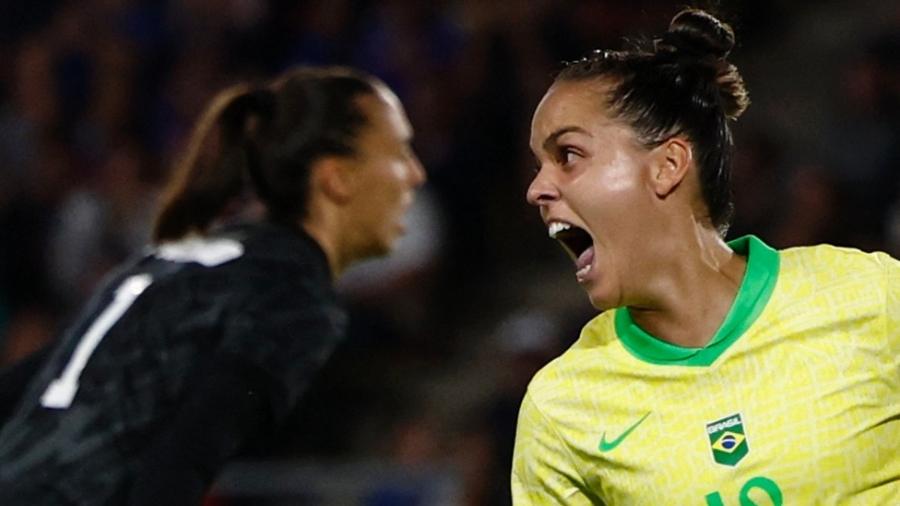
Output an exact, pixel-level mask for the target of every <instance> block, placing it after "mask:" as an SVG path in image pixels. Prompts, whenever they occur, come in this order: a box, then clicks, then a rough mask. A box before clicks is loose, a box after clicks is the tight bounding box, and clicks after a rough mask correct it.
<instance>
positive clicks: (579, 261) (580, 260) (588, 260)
mask: <svg viewBox="0 0 900 506" xmlns="http://www.w3.org/2000/svg"><path fill="white" fill-rule="evenodd" d="M548 232H549V234H550V237H552V238H553V239H556V240H557V241H559V244H560V245H562V247H563V249H564V250H565V251H566V253H568V254H569V256H570V257H571V258H572V260H573V261H574V262H575V267H576V269H578V272H577V275H578V277H579V278H582V277H583V276H584V275H586V274H587V273H588V272H590V270H591V264H592V263H593V261H594V240H593V238H592V237H591V235H590V234H588V233H587V231H586V230H584V229H583V228H580V227H577V226H575V225H572V224H571V223H565V222H561V221H554V222H551V223H550V225H549V227H548Z"/></svg>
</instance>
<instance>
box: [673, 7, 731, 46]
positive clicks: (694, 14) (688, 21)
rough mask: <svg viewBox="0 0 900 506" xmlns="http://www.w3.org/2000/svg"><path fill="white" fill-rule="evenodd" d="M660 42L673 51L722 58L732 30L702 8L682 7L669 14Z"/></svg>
mask: <svg viewBox="0 0 900 506" xmlns="http://www.w3.org/2000/svg"><path fill="white" fill-rule="evenodd" d="M660 42H661V43H662V46H663V47H666V46H668V48H667V49H670V50H674V51H675V52H680V53H687V54H690V55H692V56H696V57H700V58H703V57H707V56H713V57H715V58H725V57H726V56H728V53H729V52H731V49H732V48H733V47H734V30H732V29H731V26H729V25H728V23H724V22H722V21H719V20H718V19H717V18H716V17H715V16H713V15H712V14H710V13H708V12H706V11H703V10H700V9H685V10H683V11H681V12H679V13H678V14H676V15H675V17H674V18H672V22H671V23H669V31H668V32H666V34H665V35H663V38H662V40H661V41H660Z"/></svg>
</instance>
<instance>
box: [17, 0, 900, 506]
mask: <svg viewBox="0 0 900 506" xmlns="http://www.w3.org/2000/svg"><path fill="white" fill-rule="evenodd" d="M683 5H684V2H683V1H679V2H670V1H661V0H629V1H625V0H618V1H616V0H534V1H527V0H492V1H485V0H436V1H429V2H424V1H415V0H384V1H375V0H308V1H285V0H269V1H267V0H182V1H171V0H170V1H163V0H159V1H154V0H77V1H76V0H72V1H61V0H27V1H26V0H19V1H12V0H3V1H0V364H7V363H10V362H12V361H15V360H17V359H18V358H21V357H23V356H25V355H27V354H28V353H30V352H31V351H33V350H35V349H37V348H39V347H41V346H45V345H47V344H48V343H50V342H52V341H53V339H54V338H55V337H56V336H57V335H58V334H59V330H60V327H61V326H64V325H65V324H66V323H67V322H68V321H69V319H70V318H71V317H72V314H73V311H74V310H76V309H77V308H78V305H79V304H80V303H81V302H82V301H84V300H85V298H86V296H87V294H88V293H89V292H90V291H91V290H92V288H93V287H94V286H95V284H96V283H97V282H98V280H100V279H101V278H102V276H103V275H104V274H105V273H106V272H107V270H108V269H109V268H110V267H112V266H113V265H115V264H117V263H118V262H120V261H121V260H123V259H124V258H125V257H126V256H128V255H131V254H135V253H136V252H139V251H140V250H141V249H142V248H143V247H144V245H145V244H146V241H147V240H148V238H149V226H150V220H151V219H152V215H153V212H154V209H155V203H156V199H157V196H158V194H159V191H160V186H161V183H162V182H163V181H164V180H165V178H166V175H167V172H168V170H169V166H170V164H171V162H172V160H173V158H174V157H175V156H176V155H177V153H178V151H179V149H180V148H181V147H182V143H183V142H184V141H185V139H186V134H187V131H188V129H189V128H190V126H191V124H192V122H193V121H194V119H195V117H196V116H197V114H198V113H199V111H200V109H201V108H202V107H203V106H204V104H205V103H206V101H207V100H208V98H209V97H211V96H212V95H213V94H214V93H215V92H216V91H218V90H220V89H221V88H223V87H225V86H227V85H229V84H231V83H234V82H235V81H238V80H259V79H264V78H267V77H270V76H272V75H274V74H275V73H277V72H279V71H281V70H283V69H285V68H287V67H289V66H292V65H298V64H315V65H319V64H347V65H353V66H356V67H359V68H362V69H365V70H367V71H369V72H372V73H374V74H376V75H378V76H379V77H381V78H382V79H384V80H385V81H386V82H387V83H388V84H389V85H390V86H392V87H393V88H394V90H396V91H397V93H398V95H399V96H400V97H401V99H402V100H403V102H404V103H405V105H406V107H407V109H408V113H409V116H410V118H411V121H412V123H413V126H414V128H415V129H416V139H415V148H416V150H417V151H418V153H419V155H420V157H421V158H422V161H423V163H424V165H425V166H426V169H427V171H428V175H429V182H428V184H427V186H426V187H425V189H424V190H423V192H422V193H421V194H420V198H419V201H418V203H417V205H416V207H415V208H414V210H413V212H412V213H411V215H410V217H409V223H410V224H411V226H410V227H409V228H410V234H409V235H408V236H407V237H406V238H405V239H404V240H403V242H402V244H401V247H400V249H399V251H398V253H397V254H396V255H395V256H393V257H391V258H390V259H388V260H383V261H376V262H372V263H369V264H366V265H363V266H360V267H359V268H357V269H354V270H353V271H352V272H350V273H348V275H347V276H346V277H345V278H344V279H343V280H342V281H341V283H340V288H341V291H342V292H343V294H344V297H345V300H346V301H347V305H348V307H349V309H350V311H351V327H350V333H349V336H348V338H347V341H346V342H345V344H344V345H343V346H342V347H341V349H340V350H339V351H338V352H337V354H336V356H335V357H334V360H332V361H331V362H330V363H329V365H328V366H327V368H326V369H325V371H323V373H322V374H321V375H320V377H319V378H318V379H317V381H316V383H315V385H314V387H313V388H312V390H311V391H310V392H309V395H308V396H307V398H306V400H305V402H304V406H303V409H302V410H301V411H302V412H300V413H298V415H297V416H296V417H295V419H294V420H292V421H291V427H292V430H291V434H290V435H287V436H281V437H278V438H276V440H275V441H273V444H272V446H273V448H275V449H276V450H275V455H276V457H277V458H276V459H274V460H273V459H271V458H270V459H262V458H254V457H253V456H248V458H247V459H245V460H244V461H242V462H240V463H237V464H236V465H235V466H233V467H232V468H230V469H229V470H228V471H227V472H226V473H225V475H224V476H223V477H222V480H221V481H220V484H219V486H218V487H217V488H216V491H215V492H214V493H213V494H212V495H211V496H210V498H209V499H208V503H209V504H218V505H239V504H271V505H276V504H364V505H373V506H374V505H378V506H391V505H398V506H400V505H403V506H406V505H409V506H412V505H426V504H427V505H431V504H447V505H452V504H461V505H495V504H496V505H500V504H509V486H508V481H509V480H508V473H509V461H510V459H511V454H512V442H513V436H514V430H515V419H516V413H517V410H518V404H519V401H520V399H521V396H522V394H523V392H524V389H525V386H526V385H527V382H528V380H529V378H530V377H531V375H532V374H533V373H534V372H535V371H536V370H537V369H538V368H539V367H540V366H541V365H543V364H544V363H546V362H547V361H548V360H550V359H551V358H552V357H554V356H555V355H557V354H559V353H560V352H561V351H562V350H564V349H565V348H566V347H567V346H568V345H569V344H570V343H571V342H572V341H574V339H575V338H576V337H577V335H578V330H579V329H580V327H581V325H582V324H583V323H584V322H586V321H587V320H588V319H589V318H590V317H591V316H592V310H591V308H590V306H589V305H588V303H587V300H586V297H584V296H583V295H582V293H581V291H580V289H579V287H578V286H577V284H576V283H575V281H574V273H573V270H574V269H573V268H572V266H571V263H570V262H569V260H568V259H567V258H566V256H565V255H564V254H563V252H562V250H561V249H560V248H559V247H558V246H556V245H555V244H553V243H552V241H550V240H548V239H547V236H546V231H545V229H544V227H543V226H542V223H541V221H540V219H539V217H538V213H537V212H536V211H535V210H534V209H531V208H529V206H528V205H527V204H526V203H525V201H524V194H525V188H526V187H527V184H528V182H529V181H530V178H531V177H532V174H533V168H534V161H533V158H532V156H531V154H530V153H529V151H528V134H529V124H530V117H531V113H532V111H533V109H534V107H535V105H536V104H537V102H538V100H539V99H540V97H541V95H542V94H543V92H544V91H545V89H546V87H547V86H548V85H549V84H550V82H551V80H552V77H553V75H554V73H555V71H556V70H558V69H559V68H560V62H562V61H564V60H573V59H577V58H579V57H580V56H583V55H584V54H586V53H587V52H588V51H589V50H591V49H593V48H596V47H607V48H616V47H621V45H622V37H623V36H634V35H639V34H647V35H653V34H658V33H661V32H663V31H664V30H665V29H666V27H667V23H668V21H669V20H670V19H671V17H672V15H673V14H674V13H675V12H676V11H677V10H678V9H679V8H680V7H682V6H683ZM700 5H703V6H707V5H708V4H700ZM718 10H719V11H720V12H721V14H722V15H723V17H724V19H726V20H729V21H731V22H732V23H733V25H734V27H735V29H736V32H737V36H738V41H739V45H738V47H737V48H736V49H735V51H734V52H733V54H732V61H733V62H734V63H735V64H736V65H737V66H738V68H739V69H740V70H741V71H742V73H743V74H744V77H745V80H746V81H747V85H748V87H749V90H750V96H751V100H752V102H753V103H752V105H751V106H750V108H749V110H748V112H747V113H746V114H745V115H744V116H743V117H742V118H741V119H740V121H739V123H738V124H737V125H736V127H735V138H736V145H737V156H736V164H735V176H734V179H735V201H736V204H737V214H736V218H735V222H734V225H733V227H732V229H731V232H730V233H729V236H730V237H736V236H739V235H742V234H745V233H754V234H757V235H758V236H760V237H762V238H763V239H764V240H766V241H767V242H769V243H770V244H772V245H775V246H778V247H787V246H793V245H802V244H812V243H818V242H830V243H834V244H838V245H844V246H854V247H858V248H862V249H864V250H874V249H880V250H886V251H889V252H891V253H892V254H894V255H895V256H897V255H898V254H900V197H898V196H900V177H898V175H900V142H898V141H900V4H898V3H897V2H886V1H883V0H856V1H853V2H847V1H837V0H818V1H812V0H792V1H787V0H784V1H779V0H754V1H751V0H744V1H722V2H719V5H718ZM648 247H650V244H649V242H648Z"/></svg>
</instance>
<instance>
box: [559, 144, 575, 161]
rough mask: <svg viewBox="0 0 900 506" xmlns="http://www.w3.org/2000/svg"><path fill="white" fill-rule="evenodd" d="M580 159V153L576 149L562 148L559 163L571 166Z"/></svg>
mask: <svg viewBox="0 0 900 506" xmlns="http://www.w3.org/2000/svg"><path fill="white" fill-rule="evenodd" d="M577 157H578V153H576V152H575V150H574V149H571V148H561V149H560V150H559V161H560V163H562V164H563V165H569V164H570V163H572V162H574V161H575V159H576V158H577Z"/></svg>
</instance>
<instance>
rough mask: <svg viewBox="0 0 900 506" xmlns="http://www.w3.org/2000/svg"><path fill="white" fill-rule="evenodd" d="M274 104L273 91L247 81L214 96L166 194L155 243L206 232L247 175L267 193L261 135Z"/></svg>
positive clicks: (240, 186) (194, 132) (176, 169)
mask: <svg viewBox="0 0 900 506" xmlns="http://www.w3.org/2000/svg"><path fill="white" fill-rule="evenodd" d="M274 102H275V97H274V95H273V94H272V93H271V92H270V91H268V90H265V89H260V90H253V89H252V88H250V87H249V86H246V85H238V86H234V87H232V88H229V89H226V90H224V91H222V92H221V93H219V94H218V95H217V96H216V97H215V98H214V99H213V100H212V102H211V103H210V105H209V106H208V107H207V109H206V110H205V111H204V113H203V115H202V116H201V117H200V120H199V121H198V122H197V124H196V126H195V127H194V131H193V132H192V134H191V137H190V140H189V141H188V145H187V149H186V151H185V154H184V156H183V157H182V159H181V160H180V161H179V162H178V163H177V165H176V166H175V172H174V174H173V177H172V180H171V182H170V183H169V185H168V187H167V189H166V191H165V193H164V195H163V201H162V207H161V209H160V211H159V213H158V215H157V218H156V223H155V225H154V229H153V239H154V241H155V242H157V243H159V242H164V241H169V240H175V239H179V238H181V237H183V236H184V235H186V234H188V233H190V232H194V231H196V232H203V231H205V230H206V229H207V228H208V227H209V225H210V223H211V222H212V221H213V220H214V219H215V218H216V217H217V216H218V215H219V213H220V212H221V211H222V209H223V208H224V207H225V206H226V205H227V204H228V202H229V201H230V200H231V199H232V198H234V197H236V196H237V195H239V194H240V193H241V192H242V190H243V189H244V186H245V184H246V181H247V180H248V179H249V180H250V181H252V182H253V184H254V186H256V187H257V192H258V193H260V196H261V197H264V196H265V195H264V193H265V185H264V183H263V181H262V179H261V177H260V175H259V169H258V165H259V157H258V146H257V143H258V140H257V139H258V137H259V132H260V131H262V130H264V129H265V128H266V127H267V124H268V123H270V122H271V120H272V117H273V115H274V114H273V112H274V105H275V104H274Z"/></svg>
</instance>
